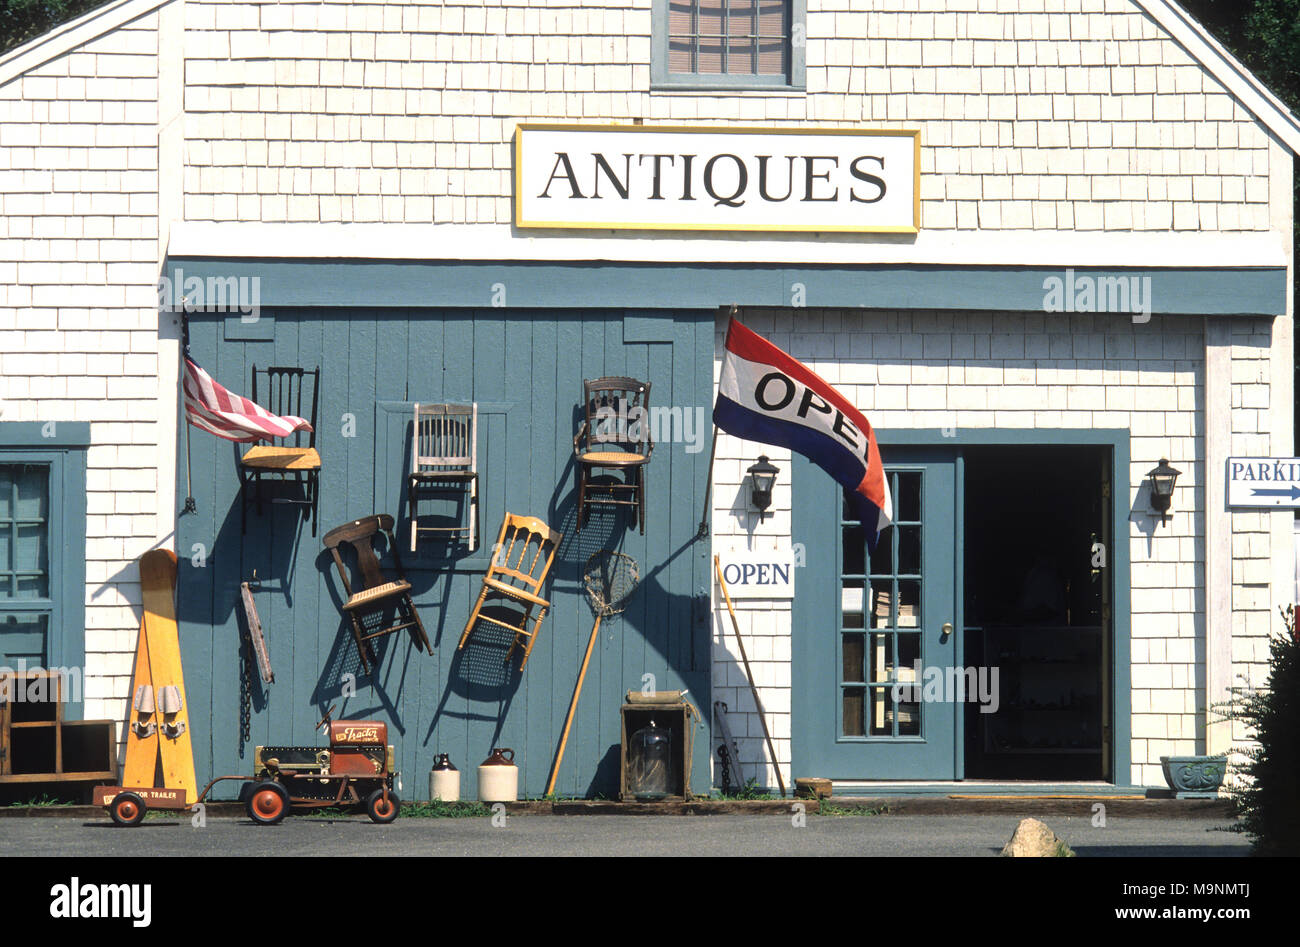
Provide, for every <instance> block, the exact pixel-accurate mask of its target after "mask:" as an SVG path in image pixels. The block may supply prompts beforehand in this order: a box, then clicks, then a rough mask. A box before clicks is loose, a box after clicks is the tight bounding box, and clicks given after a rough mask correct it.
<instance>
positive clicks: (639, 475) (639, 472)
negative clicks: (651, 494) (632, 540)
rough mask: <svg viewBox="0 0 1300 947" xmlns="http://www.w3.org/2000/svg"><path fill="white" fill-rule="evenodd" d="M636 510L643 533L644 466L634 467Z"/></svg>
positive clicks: (642, 532) (643, 532)
mask: <svg viewBox="0 0 1300 947" xmlns="http://www.w3.org/2000/svg"><path fill="white" fill-rule="evenodd" d="M636 511H637V516H638V517H639V519H640V524H641V535H642V536H644V535H645V468H644V467H638V468H637V469H636Z"/></svg>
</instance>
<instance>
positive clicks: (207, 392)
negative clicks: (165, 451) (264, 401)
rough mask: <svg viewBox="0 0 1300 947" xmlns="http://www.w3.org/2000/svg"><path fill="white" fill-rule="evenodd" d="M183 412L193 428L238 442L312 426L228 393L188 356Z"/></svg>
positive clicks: (288, 433) (261, 438)
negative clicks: (273, 412)
mask: <svg viewBox="0 0 1300 947" xmlns="http://www.w3.org/2000/svg"><path fill="white" fill-rule="evenodd" d="M185 415H186V417H188V418H189V421H190V423H191V424H193V425H194V426H195V427H196V428H199V429H200V430H203V431H207V432H208V433H209V434H215V435H216V436H217V437H222V438H225V439H226V440H228V441H239V442H241V443H247V442H249V441H260V440H270V439H271V438H273V437H288V436H289V435H290V434H292V433H293V432H294V431H310V430H311V424H310V423H308V422H307V421H306V420H305V419H303V418H297V417H294V416H293V415H286V416H284V417H281V416H280V415H278V414H272V413H271V412H270V411H267V410H266V409H265V408H263V407H262V406H261V405H259V404H254V403H253V402H252V401H249V400H248V399H247V398H241V397H240V396H239V395H235V394H231V393H230V392H229V391H227V390H226V389H225V388H222V387H221V386H220V385H218V384H217V383H216V382H215V381H213V380H212V376H211V375H209V374H208V373H207V372H205V371H204V370H203V369H201V368H199V366H197V365H195V364H194V363H193V362H191V361H190V360H189V359H188V358H187V359H186V360H185Z"/></svg>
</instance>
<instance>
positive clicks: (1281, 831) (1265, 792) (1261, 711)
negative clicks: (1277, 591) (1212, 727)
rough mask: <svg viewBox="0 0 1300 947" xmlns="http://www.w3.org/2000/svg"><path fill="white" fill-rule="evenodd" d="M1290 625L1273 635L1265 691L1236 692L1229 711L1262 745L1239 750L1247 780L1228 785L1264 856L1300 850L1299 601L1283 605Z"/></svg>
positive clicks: (1239, 828) (1241, 828)
mask: <svg viewBox="0 0 1300 947" xmlns="http://www.w3.org/2000/svg"><path fill="white" fill-rule="evenodd" d="M1279 611H1281V613H1282V621H1283V623H1284V625H1285V626H1286V631H1285V632H1283V633H1275V634H1274V635H1273V636H1272V640H1271V642H1270V647H1269V652H1270V655H1269V678H1268V684H1267V686H1266V687H1265V688H1264V689H1262V690H1253V691H1250V692H1248V693H1244V694H1239V695H1235V696H1234V698H1233V700H1232V702H1231V703H1230V704H1229V706H1228V709H1227V712H1226V714H1225V716H1227V718H1228V719H1230V720H1235V721H1240V722H1242V723H1244V724H1246V726H1247V727H1248V728H1249V729H1250V731H1251V733H1252V735H1253V736H1254V739H1255V740H1256V742H1257V744H1258V745H1257V746H1252V747H1250V748H1249V749H1247V750H1238V751H1234V755H1235V756H1238V757H1244V760H1245V761H1244V763H1241V764H1239V765H1237V766H1236V767H1235V768H1236V769H1237V771H1238V773H1240V774H1241V775H1242V776H1244V777H1245V779H1237V780H1234V781H1233V785H1231V786H1230V787H1229V789H1228V795H1229V798H1230V799H1231V800H1232V804H1233V809H1234V811H1235V813H1236V814H1237V815H1239V816H1241V819H1240V822H1239V823H1238V824H1237V825H1236V826H1235V828H1236V830H1237V831H1241V832H1245V833H1246V834H1247V835H1249V836H1250V837H1251V840H1252V841H1253V842H1254V844H1255V854H1258V855H1296V854H1300V639H1297V637H1296V613H1295V606H1293V605H1288V606H1287V607H1286V608H1285V609H1279Z"/></svg>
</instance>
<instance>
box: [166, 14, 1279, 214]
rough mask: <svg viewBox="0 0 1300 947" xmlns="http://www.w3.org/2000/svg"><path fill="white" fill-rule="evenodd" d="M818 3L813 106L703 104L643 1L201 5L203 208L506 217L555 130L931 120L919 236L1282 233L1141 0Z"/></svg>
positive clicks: (196, 201) (1241, 142)
mask: <svg viewBox="0 0 1300 947" xmlns="http://www.w3.org/2000/svg"><path fill="white" fill-rule="evenodd" d="M807 6H808V18H807V35H808V43H807V74H806V80H807V93H806V94H805V93H790V92H772V93H763V92H745V93H742V94H712V95H701V94H698V93H691V92H653V91H650V59H651V43H650V31H651V22H650V21H651V0H623V2H619V0H549V2H546V3H542V4H538V3H524V2H522V0H504V2H502V3H500V4H499V5H498V4H492V5H485V4H483V3H480V2H478V0H461V2H457V0H447V2H437V3H419V2H412V3H387V4H378V3H376V4H366V3H352V2H335V3H329V2H326V3H320V2H281V3H233V2H223V0H187V2H186V5H185V11H186V12H185V17H186V20H185V22H186V28H187V34H186V44H185V56H186V62H185V75H186V88H185V107H186V138H187V140H188V142H189V155H188V172H187V175H186V203H185V212H186V217H187V219H189V220H214V221H236V220H262V221H309V222H310V221H325V222H336V221H344V222H394V223H400V222H406V223H412V222H418V223H428V222H434V221H436V222H439V223H508V222H509V221H510V219H511V207H510V194H511V161H512V156H511V149H510V140H511V136H512V134H513V131H514V126H515V123H516V122H518V121H523V120H539V119H552V120H565V121H623V122H626V121H632V120H644V121H645V122H646V123H647V124H655V123H667V122H678V123H681V122H688V123H689V122H709V123H713V122H722V123H733V124H734V123H740V124H753V123H775V124H780V125H785V124H799V125H807V124H816V125H852V124H866V125H873V126H882V127H891V126H899V125H906V126H919V127H920V128H921V140H922V142H923V143H924V145H925V147H924V151H923V154H922V172H923V176H922V179H921V187H922V198H923V200H922V218H923V220H924V226H925V228H926V229H927V230H949V229H958V230H1003V229H1007V230H1022V229H1023V230H1063V231H1068V230H1079V231H1100V230H1106V231H1116V230H1120V231H1169V230H1175V231H1195V230H1208V231H1250V230H1256V231H1263V230H1268V229H1269V227H1270V217H1269V207H1268V202H1269V189H1268V173H1269V154H1268V150H1267V145H1268V137H1267V134H1266V133H1265V132H1264V130H1262V129H1261V128H1260V127H1259V126H1258V125H1257V124H1256V123H1255V122H1254V121H1253V120H1252V119H1251V118H1250V116H1249V115H1248V113H1246V112H1245V110H1244V109H1242V108H1241V106H1240V105H1238V104H1236V103H1235V101H1234V100H1233V99H1232V98H1231V97H1230V96H1228V95H1227V94H1226V93H1225V92H1224V91H1223V90H1222V89H1221V88H1220V87H1219V86H1218V84H1217V82H1216V80H1214V79H1213V78H1212V77H1210V76H1209V75H1208V74H1207V73H1206V72H1205V71H1204V70H1203V69H1202V68H1201V67H1200V66H1199V65H1198V64H1196V63H1195V62H1194V61H1193V60H1192V58H1191V57H1190V56H1189V55H1188V53H1187V52H1186V51H1185V50H1183V49H1182V47H1180V46H1178V45H1177V44H1175V43H1173V42H1171V41H1169V40H1168V39H1167V38H1162V34H1161V33H1160V30H1159V27H1158V26H1157V25H1156V23H1155V22H1154V21H1153V20H1152V19H1151V18H1150V17H1148V16H1147V15H1146V14H1145V13H1144V12H1142V11H1141V10H1140V9H1139V8H1138V7H1137V6H1136V5H1135V4H1134V3H1132V2H1130V0H1020V2H1015V3H996V4H995V3H989V2H982V3H976V2H974V0H971V2H966V3H952V2H950V0H922V2H917V0H909V2H902V0H893V2H876V3H872V4H870V6H872V7H874V8H876V9H872V10H863V9H862V8H863V7H864V6H867V5H866V4H863V3H862V2H860V0H808V4H807ZM958 7H960V8H963V9H961V10H956V9H955V8H958ZM977 7H978V8H979V9H978V10H977V9H976V8H977ZM914 11H921V12H914ZM1013 11H1014V12H1013ZM1049 11H1050V12H1049Z"/></svg>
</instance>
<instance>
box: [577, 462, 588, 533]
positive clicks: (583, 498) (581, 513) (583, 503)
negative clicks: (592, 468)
mask: <svg viewBox="0 0 1300 947" xmlns="http://www.w3.org/2000/svg"><path fill="white" fill-rule="evenodd" d="M586 512H587V468H586V466H585V465H584V464H578V525H577V532H579V533H580V532H582V526H583V520H585V519H586Z"/></svg>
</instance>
